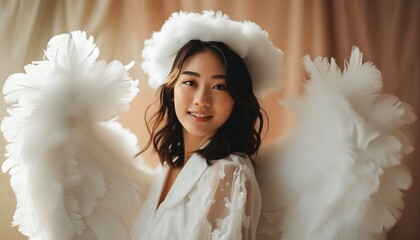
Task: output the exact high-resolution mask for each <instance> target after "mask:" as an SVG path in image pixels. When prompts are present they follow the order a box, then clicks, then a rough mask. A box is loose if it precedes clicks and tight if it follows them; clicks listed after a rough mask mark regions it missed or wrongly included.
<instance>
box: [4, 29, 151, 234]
mask: <svg viewBox="0 0 420 240" xmlns="http://www.w3.org/2000/svg"><path fill="white" fill-rule="evenodd" d="M98 56H99V50H98V48H97V47H96V46H95V44H94V42H93V37H90V38H86V33H85V32H80V31H75V32H71V33H70V34H62V35H58V36H55V37H53V38H52V39H51V40H50V42H49V43H48V48H47V50H46V51H45V60H44V61H39V62H34V63H33V64H30V65H28V66H26V67H25V73H19V74H14V75H11V76H10V77H9V78H8V79H7V80H6V83H5V85H4V88H3V93H4V94H5V101H6V102H9V103H13V104H12V106H11V107H10V108H9V116H7V117H5V118H4V119H3V122H2V125H1V130H2V132H3V134H4V136H5V138H6V140H7V141H8V142H9V144H8V146H7V147H6V152H7V153H6V155H7V157H8V159H7V160H6V161H5V162H4V163H3V165H2V169H3V172H7V171H9V173H10V174H11V185H12V188H13V190H14V191H15V193H16V198H17V208H16V212H15V215H14V221H13V224H14V225H18V226H19V230H20V231H21V232H22V233H23V234H24V235H26V236H28V237H29V239H42V240H48V239H64V240H66V239H128V238H129V237H128V232H129V229H128V227H127V224H129V223H130V221H131V218H132V217H133V214H136V211H137V210H138V208H139V206H140V205H141V199H142V197H144V194H145V193H146V191H147V186H148V181H149V179H148V175H147V173H145V172H142V171H140V170H138V169H136V168H135V167H134V164H133V161H134V159H133V157H134V155H135V153H136V151H137V149H136V144H137V139H136V137H135V136H134V135H133V134H131V133H130V132H129V131H128V130H125V129H123V128H122V126H121V125H119V123H118V122H117V121H116V120H115V118H116V117H117V115H118V114H119V113H121V112H122V111H125V110H127V109H128V105H129V103H130V101H131V100H132V99H133V98H134V96H135V95H136V94H137V92H138V89H137V84H138V83H137V81H135V80H132V79H131V78H130V77H129V75H128V72H127V70H128V69H127V68H129V67H124V66H123V65H122V64H121V63H120V62H118V61H114V62H111V63H110V64H105V63H104V62H97V61H96V60H97V57H98Z"/></svg>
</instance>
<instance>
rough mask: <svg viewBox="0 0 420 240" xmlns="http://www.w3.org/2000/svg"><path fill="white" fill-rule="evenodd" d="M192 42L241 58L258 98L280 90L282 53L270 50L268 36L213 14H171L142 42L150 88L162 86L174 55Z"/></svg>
mask: <svg viewBox="0 0 420 240" xmlns="http://www.w3.org/2000/svg"><path fill="white" fill-rule="evenodd" d="M193 39H195V40H201V41H219V42H223V43H225V44H226V45H228V46H229V47H230V48H231V49H232V50H233V51H235V52H236V53H237V54H238V55H239V56H240V57H241V58H243V60H244V62H245V64H246V66H247V68H248V71H249V73H250V75H251V78H252V79H253V87H254V92H255V94H256V95H257V96H258V97H261V98H263V97H265V96H266V95H267V94H268V93H269V92H272V91H275V90H277V89H278V88H279V86H280V80H281V79H280V78H281V73H282V66H283V52H282V51H281V50H280V49H278V48H276V47H274V46H273V43H272V42H271V41H270V39H269V38H268V33H267V32H266V31H264V30H263V29H261V27H260V26H258V25H257V24H255V23H253V22H250V21H234V20H231V19H230V18H229V16H227V15H225V14H223V13H221V12H214V11H203V12H201V13H193V12H183V11H181V12H176V13H173V14H172V15H171V17H170V18H169V19H168V20H166V22H165V23H164V24H163V26H162V28H161V29H160V31H158V32H154V33H153V35H152V37H151V38H150V39H147V40H146V41H145V42H144V49H143V52H142V57H143V62H142V68H143V70H144V72H145V73H147V74H148V76H149V85H150V86H152V87H154V88H157V87H159V86H160V85H161V84H163V83H164V81H165V79H166V77H167V76H168V75H169V73H170V70H171V67H172V64H173V62H174V59H175V56H176V54H177V52H178V51H179V50H180V49H181V47H182V46H184V45H185V44H186V43H187V42H189V41H190V40H193Z"/></svg>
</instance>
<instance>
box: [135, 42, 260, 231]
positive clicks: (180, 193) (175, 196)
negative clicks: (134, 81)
mask: <svg viewBox="0 0 420 240" xmlns="http://www.w3.org/2000/svg"><path fill="white" fill-rule="evenodd" d="M148 126H152V127H151V134H152V139H151V142H152V144H153V148H154V150H156V152H157V153H158V155H159V157H160V159H161V161H162V163H163V165H164V169H163V170H162V173H161V176H160V178H159V179H158V180H157V181H156V185H155V186H153V187H152V190H151V191H152V192H151V194H150V197H149V198H148V202H147V204H146V206H145V208H144V209H143V211H142V214H141V215H140V217H139V220H138V223H139V226H138V227H136V230H138V232H137V233H136V234H135V237H136V238H137V239H186V238H185V237H191V238H192V239H204V238H209V237H210V236H212V237H213V238H216V239H217V238H222V237H223V238H226V239H241V238H244V239H252V238H253V236H255V233H256V226H257V223H258V218H259V214H260V208H261V206H260V205H261V199H260V193H259V189H258V185H257V182H256V180H255V176H254V173H253V165H252V160H251V158H252V156H253V155H254V154H255V153H256V152H257V151H258V148H259V146H260V144H261V136H260V134H261V131H262V127H263V117H262V114H261V110H260V105H259V103H258V100H257V98H256V97H255V96H254V94H253V91H252V81H251V78H250V75H249V73H248V70H247V68H246V66H245V64H244V63H243V61H242V59H241V58H240V57H239V56H238V55H237V54H236V53H235V52H233V51H232V50H230V49H229V47H227V46H226V45H225V44H224V43H221V42H203V41H200V40H191V41H190V42H188V43H187V44H186V45H185V46H184V47H182V48H181V49H180V51H179V52H178V54H177V56H176V58H175V61H174V64H173V66H172V70H171V73H170V75H169V77H168V79H167V81H166V83H164V84H163V85H162V87H161V89H160V108H159V110H158V111H157V112H156V114H155V115H154V117H153V118H152V119H151V121H150V122H149V124H148Z"/></svg>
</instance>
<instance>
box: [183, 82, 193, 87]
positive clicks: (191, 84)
mask: <svg viewBox="0 0 420 240" xmlns="http://www.w3.org/2000/svg"><path fill="white" fill-rule="evenodd" d="M182 83H183V84H185V85H187V86H194V82H193V81H184V82H182Z"/></svg>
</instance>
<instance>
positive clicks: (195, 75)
mask: <svg viewBox="0 0 420 240" xmlns="http://www.w3.org/2000/svg"><path fill="white" fill-rule="evenodd" d="M183 74H185V75H190V76H194V77H200V74H199V73H196V72H192V71H183V72H182V73H181V75H183ZM211 78H212V79H226V76H225V75H224V74H216V75H213V76H211Z"/></svg>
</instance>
